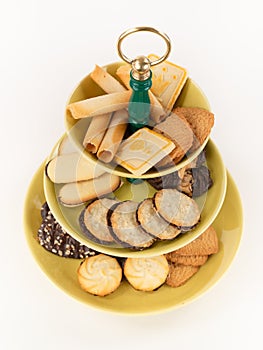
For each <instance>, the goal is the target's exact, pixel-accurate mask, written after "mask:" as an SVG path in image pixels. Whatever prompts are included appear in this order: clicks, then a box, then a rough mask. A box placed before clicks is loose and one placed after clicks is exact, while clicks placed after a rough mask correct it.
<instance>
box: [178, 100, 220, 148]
mask: <svg viewBox="0 0 263 350" xmlns="http://www.w3.org/2000/svg"><path fill="white" fill-rule="evenodd" d="M173 113H175V114H176V115H178V116H180V117H184V118H185V119H186V120H187V122H188V123H189V124H190V126H191V128H192V130H193V132H194V135H195V137H194V140H193V144H192V147H191V148H190V152H192V151H194V150H196V149H197V148H198V147H199V146H200V145H202V144H203V142H204V141H205V139H206V138H207V137H208V135H209V134H210V132H211V129H212V127H213V125H214V114H213V113H211V112H209V111H207V110H206V109H203V108H197V107H176V108H175V109H174V110H173Z"/></svg>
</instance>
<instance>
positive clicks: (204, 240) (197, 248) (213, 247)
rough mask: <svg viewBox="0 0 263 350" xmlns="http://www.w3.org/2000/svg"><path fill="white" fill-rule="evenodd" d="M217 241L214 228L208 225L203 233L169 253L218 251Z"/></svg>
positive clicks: (171, 254)
mask: <svg viewBox="0 0 263 350" xmlns="http://www.w3.org/2000/svg"><path fill="white" fill-rule="evenodd" d="M218 248H219V242H218V237H217V234H216V231H215V229H214V228H213V227H212V226H210V227H208V229H207V230H205V232H204V233H202V234H201V235H200V236H199V237H198V238H196V239H195V240H194V241H192V242H191V243H189V244H187V245H186V246H184V247H182V248H179V249H177V250H175V251H173V252H171V253H169V254H170V256H173V255H210V254H215V253H217V252H218Z"/></svg>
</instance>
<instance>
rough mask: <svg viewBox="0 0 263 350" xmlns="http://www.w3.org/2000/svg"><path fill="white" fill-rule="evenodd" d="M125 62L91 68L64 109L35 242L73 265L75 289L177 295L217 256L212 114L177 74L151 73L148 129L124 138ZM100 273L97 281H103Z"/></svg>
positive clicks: (220, 171) (220, 190)
mask: <svg viewBox="0 0 263 350" xmlns="http://www.w3.org/2000/svg"><path fill="white" fill-rule="evenodd" d="M128 68H129V66H127V65H120V64H113V65H109V66H107V67H106V68H102V67H99V66H96V67H95V69H94V70H93V72H92V73H91V74H90V75H89V76H88V77H86V78H85V79H84V80H83V81H82V82H81V83H80V85H79V86H78V87H77V88H76V90H75V91H74V93H73V94H72V96H71V98H70V101H69V104H68V106H67V108H66V126H67V128H68V133H67V134H65V135H63V137H62V138H61V139H60V140H59V141H58V143H57V145H56V146H55V147H54V150H53V151H52V152H51V154H50V156H49V158H48V160H47V162H46V166H45V175H44V189H45V197H46V201H47V203H46V204H45V205H44V206H43V208H42V219H43V220H42V224H41V227H40V228H39V231H38V241H39V243H40V244H41V246H43V248H44V249H46V250H47V251H48V252H49V254H55V255H57V256H59V257H60V258H61V259H65V258H71V259H80V260H81V261H80V264H79V267H78V269H77V271H76V274H77V277H78V281H79V285H80V288H82V289H83V290H85V291H87V292H89V293H91V294H94V295H100V296H105V295H108V294H110V293H112V292H114V291H115V290H116V289H117V288H118V287H119V286H120V285H121V283H129V285H131V286H132V287H133V288H135V289H137V290H140V291H154V290H156V289H157V288H159V287H161V286H162V285H165V287H164V288H170V287H173V288H177V287H180V286H181V285H183V284H185V283H186V282H187V281H188V279H189V278H191V277H192V276H193V275H195V274H196V273H197V272H198V271H199V269H200V268H202V265H204V264H206V263H207V261H209V259H210V256H211V255H213V254H216V253H217V252H218V250H219V247H220V244H219V239H218V235H219V233H218V232H216V231H215V228H214V227H213V221H214V219H215V217H216V215H217V213H218V212H219V210H220V206H221V205H222V203H223V200H224V194H225V186H226V179H225V178H226V174H225V169H224V166H223V164H222V163H220V161H219V159H220V156H219V155H218V151H217V149H216V148H215V146H214V144H213V143H212V141H211V140H210V141H209V138H210V134H211V130H212V128H213V125H214V114H213V113H212V112H211V111H210V108H209V104H208V102H207V100H206V98H205V97H204V95H203V93H202V92H201V91H200V89H199V88H197V86H196V85H195V84H194V83H193V82H192V81H191V79H189V78H188V77H187V72H186V70H185V69H184V68H182V67H179V66H177V65H174V64H173V63H171V62H167V61H165V62H163V63H162V64H160V65H159V66H158V69H157V68H156V69H153V86H152V89H151V91H150V99H151V114H150V120H149V125H147V126H145V127H143V128H142V129H139V130H138V131H136V132H135V133H133V134H131V133H130V130H129V123H128V113H127V106H128V101H129V98H130V94H131V91H130V88H129V84H128V75H127V74H128V73H129V71H128ZM102 276H103V278H102Z"/></svg>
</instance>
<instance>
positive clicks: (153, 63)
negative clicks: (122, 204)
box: [117, 27, 171, 66]
mask: <svg viewBox="0 0 263 350" xmlns="http://www.w3.org/2000/svg"><path fill="white" fill-rule="evenodd" d="M137 32H151V33H155V34H157V35H159V36H161V37H162V38H163V39H164V41H165V42H166V46H167V48H166V52H165V53H164V55H163V56H161V57H160V58H159V59H158V60H155V61H150V65H151V66H156V65H157V64H159V63H161V62H163V61H164V60H165V59H166V58H167V57H168V56H169V53H170V51H171V41H170V39H169V37H168V36H167V35H166V34H165V33H162V32H160V31H159V30H157V29H155V28H152V27H135V28H132V29H128V30H126V31H125V32H124V33H122V34H121V35H120V37H119V40H118V45H117V49H118V54H119V56H120V57H121V58H122V59H123V61H125V62H127V63H129V64H132V62H133V61H134V60H133V59H130V58H128V57H127V56H126V55H124V53H123V52H122V49H121V44H122V42H123V40H124V39H125V38H126V37H127V36H128V35H131V34H133V33H137Z"/></svg>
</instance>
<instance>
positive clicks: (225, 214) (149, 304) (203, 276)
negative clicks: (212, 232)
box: [24, 163, 243, 315]
mask: <svg viewBox="0 0 263 350" xmlns="http://www.w3.org/2000/svg"><path fill="white" fill-rule="evenodd" d="M43 171H44V163H43V164H42V165H41V167H40V168H39V169H38V171H37V172H36V174H35V176H34V177H33V179H32V182H31V185H30V187H29V189H28V193H27V197H26V200H25V206H24V230H25V235H26V239H27V242H28V245H29V247H30V249H31V252H32V254H33V256H34V258H35V260H36V262H37V263H38V264H39V266H40V268H41V269H42V270H43V272H44V273H45V274H46V275H47V277H48V278H49V279H50V280H51V281H52V282H53V283H54V284H55V285H57V287H58V288H60V289H62V290H63V291H64V292H65V293H67V294H69V295H70V296H71V297H72V298H74V299H76V300H78V301H80V302H82V303H84V304H85V305H87V306H90V307H92V308H96V309H100V310H103V311H107V312H114V313H121V314H128V315H138V314H151V313H160V312H164V311H168V310H171V309H175V308H178V307H181V306H183V305H185V304H187V303H189V302H192V301H194V300H195V299H196V298H198V297H199V296H201V295H202V294H203V293H205V292H206V291H207V290H208V289H209V288H211V287H212V286H213V285H214V284H215V283H216V282H218V280H219V279H220V278H221V277H222V276H223V274H224V273H225V271H226V270H227V269H228V268H229V266H230V264H231V262H232V260H233V258H234V256H235V254H236V252H237V249H238V247H239V243H240V239H241V235H242V227H243V216H242V206H241V200H240V196H239V193H238V190H237V187H236V185H235V183H234V181H233V179H232V178H231V176H230V175H229V174H228V186H227V192H226V196H225V200H224V204H223V206H222V208H221V210H220V213H219V214H218V216H217V218H216V219H215V221H214V222H213V226H214V228H215V229H216V231H217V234H218V237H219V241H220V250H219V252H218V253H217V254H215V255H213V256H211V257H210V258H209V259H208V261H207V262H206V264H205V265H204V266H202V267H201V268H200V270H199V271H198V273H197V274H196V275H195V276H193V277H192V278H191V279H190V280H189V281H188V282H187V283H186V284H185V285H183V286H181V287H179V288H171V287H168V286H166V285H164V286H162V287H161V288H159V289H158V290H157V291H154V292H139V291H135V290H134V289H133V288H132V287H131V286H130V285H129V284H128V283H127V282H122V283H121V286H120V287H119V288H118V289H117V290H116V291H115V292H114V293H112V294H111V295H109V296H106V297H97V296H92V295H90V294H88V293H86V292H84V291H83V290H82V289H81V288H80V287H79V284H78V281H77V273H76V271H77V268H78V266H79V264H80V260H74V259H69V258H61V257H58V256H56V255H54V254H52V253H49V252H47V251H46V250H45V249H44V248H42V247H41V246H40V245H39V243H38V242H37V238H36V237H37V230H38V228H39V226H40V224H41V216H40V208H41V205H42V203H43V202H44V201H45V196H44V191H43Z"/></svg>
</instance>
